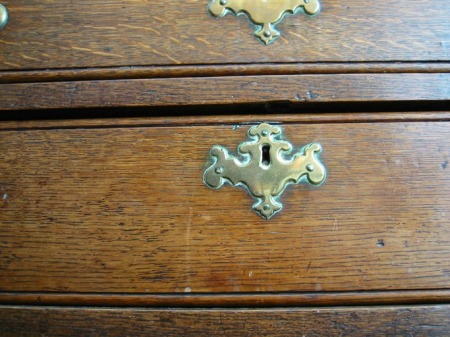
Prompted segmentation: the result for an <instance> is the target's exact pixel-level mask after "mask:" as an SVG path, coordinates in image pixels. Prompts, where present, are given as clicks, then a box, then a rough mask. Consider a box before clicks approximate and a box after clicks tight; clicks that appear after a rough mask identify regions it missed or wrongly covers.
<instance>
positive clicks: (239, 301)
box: [0, 290, 450, 308]
mask: <svg viewBox="0 0 450 337" xmlns="http://www.w3.org/2000/svg"><path fill="white" fill-rule="evenodd" d="M432 303H436V304H443V303H450V290H416V291H415V290H408V291H370V292H367V291H358V292H339V293H337V292H320V291H319V292H309V293H278V294H277V293H253V294H250V293H244V294H242V293H241V294H239V293H222V294H111V293H109V294H106V293H103V294H93V293H78V294H74V293H23V292H22V293H20V292H17V293H8V292H0V304H10V305H11V304H16V305H18V304H20V305H59V306H67V305H76V306H114V307H160V308H161V307H164V308H166V307H170V308H175V307H180V308H192V307H197V308H237V307H245V308H248V307H259V308H262V307H267V308H269V307H298V306H302V307H311V306H315V307H318V306H343V305H346V306H347V305H400V304H432Z"/></svg>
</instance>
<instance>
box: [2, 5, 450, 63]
mask: <svg viewBox="0 0 450 337" xmlns="http://www.w3.org/2000/svg"><path fill="white" fill-rule="evenodd" d="M3 3H4V4H5V5H6V6H7V7H8V9H9V12H10V22H9V24H8V25H7V26H6V28H5V29H4V30H3V31H2V32H1V33H0V69H48V68H80V67H82V68H86V67H105V66H130V65H133V66H134V65H135V66H141V65H156V64H158V65H174V64H229V63H262V62H317V61H319V62H320V61H326V62H346V61H350V62H360V61H363V62H365V61H449V50H450V49H449V48H450V33H449V32H450V21H449V20H448V18H449V17H450V9H449V6H448V4H447V2H446V1H442V0H426V1H407V0H397V1H395V2H392V3H389V4H386V3H385V2H381V1H372V2H371V3H367V1H365V0H347V1H346V2H345V4H343V3H342V1H339V0H327V1H322V5H323V10H322V13H320V14H319V15H318V16H317V17H314V18H307V17H304V16H302V15H297V16H293V17H292V16H289V17H286V18H285V19H284V21H283V22H282V23H281V24H279V25H278V26H277V27H278V28H279V29H280V30H281V32H282V37H281V38H280V39H279V40H278V41H276V42H275V43H273V44H272V45H270V46H265V45H263V44H261V43H259V42H258V41H257V40H256V39H255V38H254V37H253V30H252V28H251V26H250V24H249V23H248V20H247V19H245V18H244V17H239V18H236V17H233V16H228V17H226V18H222V19H214V18H212V17H210V16H209V15H208V14H207V13H206V6H207V3H208V1H206V0H192V1H185V2H177V3H176V4H173V3H169V2H167V1H156V0H128V1H123V0H103V1H95V0H84V1H76V2H74V1H71V0H57V1H54V0H39V1H37V0H4V1H3Z"/></svg>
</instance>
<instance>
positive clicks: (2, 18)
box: [0, 4, 8, 30]
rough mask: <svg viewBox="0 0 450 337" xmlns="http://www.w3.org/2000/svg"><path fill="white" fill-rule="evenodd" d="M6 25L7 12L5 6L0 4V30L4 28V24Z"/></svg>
mask: <svg viewBox="0 0 450 337" xmlns="http://www.w3.org/2000/svg"><path fill="white" fill-rule="evenodd" d="M7 23H8V10H7V9H6V7H5V6H3V5H2V4H0V30H2V29H3V28H5V26H6V24H7Z"/></svg>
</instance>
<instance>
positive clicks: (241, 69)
mask: <svg viewBox="0 0 450 337" xmlns="http://www.w3.org/2000/svg"><path fill="white" fill-rule="evenodd" d="M448 72H450V63H449V62H423V63H408V62H403V63H402V62H398V63H387V62H384V63H383V62H366V63H288V64H272V63H271V64H236V65H226V64H221V65H195V66H194V65H183V66H137V67H132V66H129V67H111V68H80V69H43V70H23V71H16V70H13V71H0V83H31V82H57V81H59V82H60V81H90V80H114V79H145V78H173V77H216V76H243V75H298V74H352V73H448Z"/></svg>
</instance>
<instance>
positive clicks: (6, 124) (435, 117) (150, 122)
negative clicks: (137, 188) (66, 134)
mask: <svg viewBox="0 0 450 337" xmlns="http://www.w3.org/2000/svg"><path fill="white" fill-rule="evenodd" d="M55 115H56V116H57V115H58V112H55ZM262 121H265V122H270V123H275V124H280V123H282V124H318V123H339V124H344V123H370V122H373V123H392V122H402V123H406V122H433V121H438V122H444V121H449V122H450V112H446V111H440V112H436V111H424V112H406V113H400V112H378V111H376V112H371V113H362V112H360V113H342V114H337V113H302V114H294V113H293V114H267V113H262V114H257V115H251V114H240V115H233V114H230V115H215V116H208V115H206V116H204V115H194V116H187V115H184V116H167V117H134V118H126V117H124V118H108V119H105V118H96V119H54V120H25V121H23V120H10V121H2V122H1V123H0V130H5V131H25V130H29V129H35V130H50V129H77V128H86V129H88V128H100V127H101V128H108V127H110V128H119V127H146V126H152V127H158V126H160V127H162V126H169V125H170V126H205V125H211V126H216V125H218V124H220V125H229V126H230V127H231V126H233V127H235V128H239V127H242V128H247V127H248V126H249V125H253V124H256V123H258V122H262ZM380 127H383V126H382V125H381V126H380Z"/></svg>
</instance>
